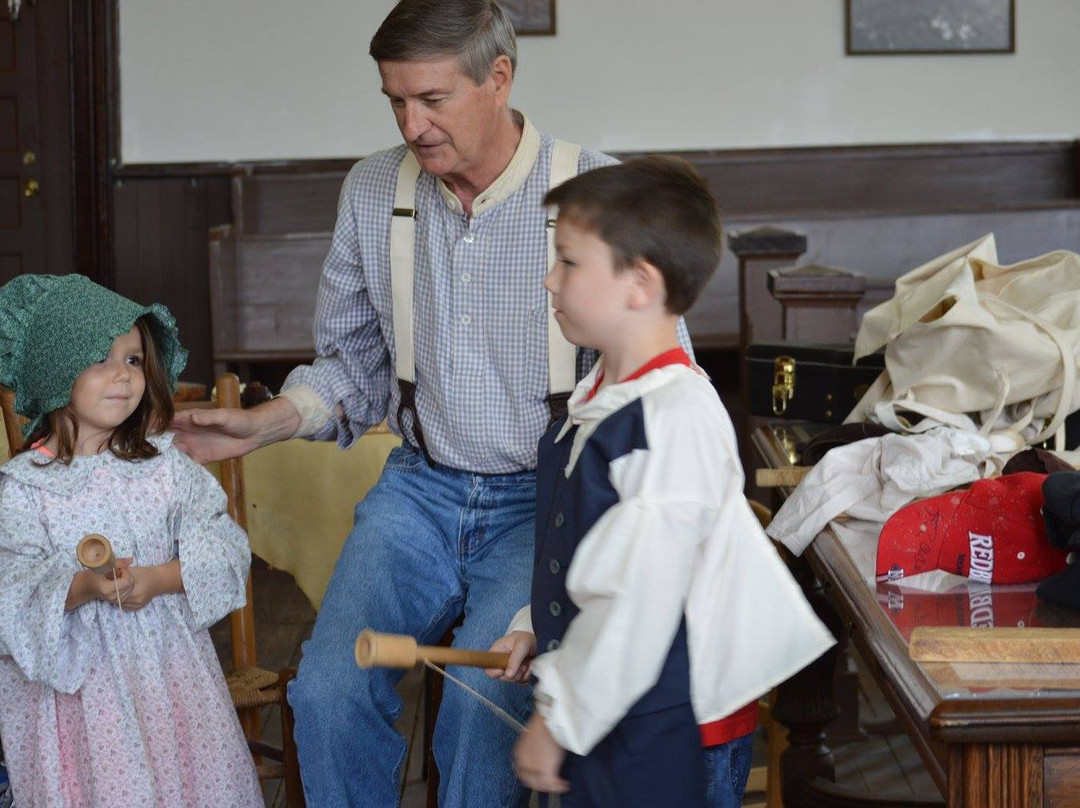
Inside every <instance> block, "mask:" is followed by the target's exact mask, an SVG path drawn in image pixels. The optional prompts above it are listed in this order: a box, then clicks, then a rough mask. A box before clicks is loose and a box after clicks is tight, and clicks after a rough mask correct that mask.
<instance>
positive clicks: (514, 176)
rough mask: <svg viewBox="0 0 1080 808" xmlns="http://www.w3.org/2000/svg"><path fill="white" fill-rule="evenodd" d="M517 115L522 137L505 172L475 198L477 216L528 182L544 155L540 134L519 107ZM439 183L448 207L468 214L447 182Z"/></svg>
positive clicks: (475, 214)
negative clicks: (519, 117)
mask: <svg viewBox="0 0 1080 808" xmlns="http://www.w3.org/2000/svg"><path fill="white" fill-rule="evenodd" d="M514 114H515V115H520V116H521V122H522V123H521V140H520V141H519V142H518V147H517V150H516V151H515V152H514V156H513V157H512V158H510V164H509V165H507V166H506V168H505V169H503V172H502V174H500V175H499V176H498V177H496V179H495V181H494V182H493V183H491V185H489V186H488V187H487V188H485V189H484V190H483V191H481V192H480V195H479V196H477V197H476V199H475V200H474V201H473V204H472V215H473V216H479V215H480V214H481V213H483V212H484V211H486V210H489V209H491V208H493V207H495V206H496V205H498V204H499V203H500V202H502V201H504V200H505V199H507V198H509V197H510V195H511V194H513V193H514V192H515V191H517V190H518V189H519V188H520V187H521V186H522V185H524V184H525V180H527V179H528V178H529V174H531V173H532V170H533V166H534V165H535V164H536V158H537V157H539V156H540V133H539V132H538V131H537V130H536V127H535V126H533V125H532V123H531V122H530V121H529V119H528V118H527V117H525V115H523V114H522V113H520V112H517V111H516V110H515V111H514ZM435 184H436V186H437V187H438V189H439V193H440V194H441V195H442V198H443V201H444V202H445V203H446V205H447V207H449V208H450V210H451V211H453V212H454V213H457V214H464V213H465V208H464V207H462V205H461V200H460V199H458V198H457V197H456V196H454V192H453V191H451V190H450V189H449V188H448V187H447V185H446V183H445V182H443V181H442V180H441V179H438V178H436V181H435Z"/></svg>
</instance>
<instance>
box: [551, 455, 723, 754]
mask: <svg viewBox="0 0 1080 808" xmlns="http://www.w3.org/2000/svg"><path fill="white" fill-rule="evenodd" d="M634 459H635V458H633V457H632V456H631V462H632V461H633V460H634ZM709 515H710V509H709V508H707V507H705V506H703V505H701V504H700V503H696V502H685V501H683V502H676V501H667V502H656V501H650V500H649V499H647V498H645V497H642V496H636V497H633V498H631V499H629V500H625V501H622V502H619V503H618V504H617V505H615V506H614V507H612V508H610V509H609V510H608V511H607V512H606V513H605V514H604V515H603V516H602V517H601V518H600V519H599V520H598V521H597V523H596V524H595V525H594V526H593V528H592V530H590V531H589V533H588V535H587V536H586V538H585V540H584V541H583V542H582V543H581V545H580V546H579V547H578V549H577V552H576V553H575V555H574V561H573V564H572V565H571V568H570V572H569V578H568V579H567V588H568V591H569V592H570V596H571V598H573V600H574V602H575V603H576V604H577V605H578V606H579V607H580V609H581V611H580V612H579V613H578V615H577V616H576V617H575V618H574V619H573V620H572V621H571V623H570V627H569V628H568V629H567V632H566V635H565V636H564V637H563V640H562V643H561V644H560V645H559V648H558V649H557V650H555V651H553V652H551V653H548V654H544V655H542V656H541V657H539V658H538V659H537V660H536V662H535V663H534V666H533V672H534V673H535V674H536V676H537V677H538V679H539V680H540V681H539V684H538V685H537V688H536V692H537V699H536V700H537V709H538V710H539V711H540V713H541V715H543V716H544V719H545V721H546V722H547V724H548V727H549V729H550V730H551V734H552V736H553V737H554V738H555V740H556V741H558V743H559V745H560V746H562V747H563V748H564V749H568V750H570V751H571V752H574V753H575V754H579V755H584V754H587V753H588V752H589V751H590V750H591V749H592V748H593V746H595V745H596V743H597V742H598V741H599V740H600V739H601V738H603V737H604V736H605V735H607V734H608V732H610V731H611V729H612V728H613V727H614V726H615V725H616V724H617V723H618V722H619V721H620V720H621V719H622V718H623V716H625V715H626V714H627V712H629V710H630V708H631V707H632V706H633V705H634V703H635V702H637V701H638V699H640V698H641V697H642V696H643V695H645V693H646V692H647V691H648V690H649V688H651V687H652V686H653V685H654V684H655V683H656V681H657V679H658V678H659V675H660V670H661V668H662V667H663V665H664V661H665V660H666V659H667V655H668V652H669V650H670V649H671V643H672V640H674V638H675V634H676V632H677V631H678V629H679V624H680V623H681V621H682V618H683V612H684V608H685V604H686V597H687V592H688V590H689V588H690V581H691V578H692V576H693V571H694V567H695V563H696V559H697V556H698V545H699V544H700V542H701V538H702V536H703V535H704V531H703V529H702V526H703V524H704V523H705V522H706V521H707V520H708V519H709Z"/></svg>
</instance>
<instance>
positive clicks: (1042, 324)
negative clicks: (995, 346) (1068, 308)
mask: <svg viewBox="0 0 1080 808" xmlns="http://www.w3.org/2000/svg"><path fill="white" fill-rule="evenodd" d="M978 299H979V302H980V303H983V304H986V303H991V304H994V305H997V306H1000V307H1001V308H1003V309H1005V310H1006V311H1008V312H1011V313H1013V314H1016V315H1019V316H1020V317H1021V318H1023V319H1026V320H1028V321H1030V322H1031V323H1032V324H1034V325H1035V326H1036V327H1038V328H1041V329H1042V330H1043V331H1045V332H1046V334H1047V336H1049V337H1050V339H1052V340H1053V341H1054V344H1055V345H1057V347H1058V351H1059V352H1060V354H1061V368H1062V381H1061V394H1060V397H1059V398H1058V405H1057V409H1056V410H1055V411H1054V417H1053V418H1051V419H1050V423H1049V424H1047V425H1046V427H1045V428H1044V429H1043V431H1042V432H1040V433H1039V434H1038V435H1036V436H1035V437H1034V438H1032V439H1031V443H1041V442H1042V441H1044V440H1046V439H1047V438H1049V437H1050V436H1051V435H1054V434H1056V433H1057V431H1058V430H1059V429H1060V428H1061V426H1062V424H1064V423H1065V418H1066V417H1067V416H1068V414H1069V406H1070V405H1071V404H1072V399H1073V390H1074V388H1075V387H1076V358H1075V357H1074V356H1073V351H1072V348H1071V347H1070V346H1069V344H1068V342H1067V340H1066V338H1065V334H1064V333H1063V332H1062V330H1061V329H1060V328H1058V327H1057V326H1056V325H1054V324H1053V323H1050V322H1048V321H1046V320H1044V319H1043V318H1042V317H1040V316H1039V315H1037V314H1035V313H1033V312H1030V311H1025V310H1024V309H1021V308H1019V307H1017V306H1014V305H1012V304H1011V303H1006V302H1005V301H1004V300H1002V299H1001V298H998V297H995V296H994V295H989V294H986V293H980V294H979V296H978Z"/></svg>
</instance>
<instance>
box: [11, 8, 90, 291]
mask: <svg viewBox="0 0 1080 808" xmlns="http://www.w3.org/2000/svg"><path fill="white" fill-rule="evenodd" d="M71 42H72V39H71V0H0V282H4V281H7V280H9V279H11V278H13V277H14V276H16V275H19V274H22V273H25V272H49V273H53V274H64V273H67V272H71V271H73V270H74V269H75V265H76V264H75V248H74V243H75V238H74V228H73V224H74V220H75V219H74V213H75V211H74V205H75V193H76V183H75V181H74V168H73V163H74V161H73V159H72V158H73V151H72V142H73V131H74V130H73V122H72V113H71V110H72V107H73V104H72V100H73V94H72V80H71V76H72V51H71Z"/></svg>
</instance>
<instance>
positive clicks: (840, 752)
mask: <svg viewBox="0 0 1080 808" xmlns="http://www.w3.org/2000/svg"><path fill="white" fill-rule="evenodd" d="M252 575H253V578H252V584H253V587H254V591H255V629H256V636H257V641H258V649H259V663H260V665H261V666H262V667H264V668H267V669H270V670H278V669H280V668H283V667H287V666H290V665H291V666H295V665H297V664H298V663H299V661H300V645H301V643H303V641H304V640H305V639H307V637H308V636H310V634H311V628H312V626H313V625H314V622H315V611H314V610H313V609H312V608H311V604H310V603H308V600H307V598H306V597H305V596H304V594H303V593H302V592H301V591H300V590H299V589H298V588H297V587H296V585H295V584H294V583H293V580H292V578H291V577H290V576H289V575H287V574H285V573H283V572H280V571H277V570H272V569H270V568H269V567H267V565H266V564H265V563H263V562H261V561H259V560H258V559H256V560H255V563H254V565H253V567H252ZM211 633H212V635H213V637H214V643H215V645H216V646H217V649H218V654H219V656H220V657H221V659H222V660H223V663H224V664H227V662H228V660H229V658H230V657H229V654H230V649H229V627H228V621H227V620H226V621H223V622H222V623H219V624H218V625H217V626H215V627H214V628H213V629H212V630H211ZM856 662H857V660H856ZM859 668H860V677H859V678H860V708H859V709H860V719H861V720H862V721H863V722H864V723H867V724H874V725H881V724H884V723H887V722H888V720H889V719H890V718H891V717H892V713H891V712H890V710H889V707H888V705H887V704H886V702H885V699H884V697H883V696H882V695H881V693H880V692H879V691H878V690H877V688H876V687H875V686H874V683H873V680H872V679H871V678H870V677H869V675H867V674H865V673H864V672H863V671H864V667H863V666H859ZM421 686H422V673H421V671H419V670H416V671H413V672H410V673H409V674H408V675H407V676H406V677H405V679H404V680H403V681H402V685H401V692H402V696H403V698H404V700H405V710H404V712H403V713H402V715H401V718H400V719H399V720H398V723H397V727H398V730H399V731H400V732H401V733H402V734H403V735H405V736H406V737H412V738H413V739H414V742H413V744H412V745H411V748H412V753H411V754H410V759H409V762H408V766H407V768H406V772H405V782H404V784H403V785H404V787H403V792H402V794H403V799H402V803H401V806H402V808H423V806H424V804H425V783H424V782H423V781H422V780H421V779H420V771H421V768H420V757H421V755H420V747H421V738H422V736H423V720H422V713H420V712H419V711H418V708H419V707H420V704H421V699H420V693H421ZM449 686H452V685H449ZM279 722H280V717H279V714H278V708H277V707H270V708H267V709H266V710H265V711H264V714H263V727H264V732H263V736H264V738H266V739H267V740H268V741H271V742H277V741H278V740H279V739H280V734H281V733H280V723H279ZM758 746H759V747H761V744H760V743H759V744H758ZM761 752H762V750H761V749H760V748H759V749H758V750H757V753H756V754H755V757H757V758H758V759H759V760H760V759H761ZM834 757H835V760H836V779H837V782H838V783H840V784H843V785H846V786H849V787H851V788H855V789H859V790H861V791H865V792H866V793H868V794H875V795H882V796H883V795H892V796H897V797H900V798H910V797H913V796H922V797H927V796H931V795H934V794H936V792H935V789H934V785H933V782H932V781H931V779H930V776H929V774H928V773H927V772H926V769H925V768H924V767H923V766H922V764H921V762H920V761H919V758H918V755H917V754H916V753H915V751H914V749H913V748H912V746H911V744H910V743H909V742H908V740H907V737H906V736H905V735H903V734H902V733H895V734H887V735H870V736H869V737H868V739H867V740H866V741H865V742H861V743H858V744H850V745H847V746H844V747H840V748H837V749H834ZM263 793H264V795H265V797H266V805H267V808H283V806H284V805H285V798H284V793H283V791H282V789H281V788H280V786H279V784H278V783H276V782H266V783H264V786H263ZM760 799H761V795H759V794H747V798H746V803H745V804H747V805H750V804H754V803H759V802H760ZM534 803H535V800H534ZM789 808H790V807H789Z"/></svg>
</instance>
